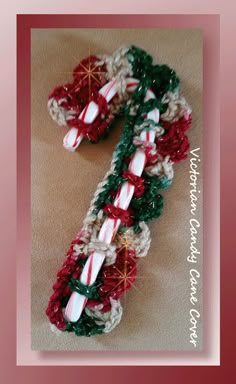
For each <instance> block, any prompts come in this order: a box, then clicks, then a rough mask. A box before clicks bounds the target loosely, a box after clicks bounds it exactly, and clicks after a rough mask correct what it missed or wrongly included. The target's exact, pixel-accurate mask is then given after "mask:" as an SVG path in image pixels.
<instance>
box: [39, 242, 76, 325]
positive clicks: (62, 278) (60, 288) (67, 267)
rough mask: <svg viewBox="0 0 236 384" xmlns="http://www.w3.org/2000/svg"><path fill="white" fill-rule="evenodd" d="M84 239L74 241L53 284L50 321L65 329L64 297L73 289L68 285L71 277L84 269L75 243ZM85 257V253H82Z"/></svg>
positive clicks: (47, 312)
mask: <svg viewBox="0 0 236 384" xmlns="http://www.w3.org/2000/svg"><path fill="white" fill-rule="evenodd" d="M81 243H82V241H81V240H80V239H79V238H76V239H75V240H74V241H72V243H71V246H70V249H69V250H68V252H67V257H66V259H65V261H64V263H63V265H62V268H61V269H60V270H59V271H58V272H57V281H56V283H55V284H54V285H53V290H54V293H53V294H52V295H51V296H50V299H49V303H48V307H47V309H46V314H47V316H48V318H49V319H50V322H51V323H52V324H54V325H55V326H56V327H57V328H58V329H60V330H64V329H65V327H66V322H65V319H64V316H63V313H62V308H63V299H66V298H69V296H70V295H71V293H72V291H71V289H70V288H69V287H68V282H69V280H70V278H71V277H73V278H75V279H76V278H78V277H79V276H80V274H81V271H82V269H81V268H80V267H79V266H78V264H77V259H78V256H77V255H75V253H74V249H73V246H74V244H81ZM80 257H83V255H80Z"/></svg>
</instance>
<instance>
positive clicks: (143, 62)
mask: <svg viewBox="0 0 236 384" xmlns="http://www.w3.org/2000/svg"><path fill="white" fill-rule="evenodd" d="M127 58H128V61H129V62H130V63H131V65H132V70H133V76H134V77H136V78H138V79H142V80H143V79H148V80H149V82H150V86H151V88H152V90H153V91H154V93H155V95H156V97H162V96H163V95H164V94H165V93H166V92H167V91H172V92H173V91H175V90H176V89H177V88H178V87H179V78H178V77H177V75H176V72H175V71H174V70H173V69H171V68H169V67H168V66H167V65H165V64H164V65H153V58H152V57H151V56H150V55H148V54H147V53H146V52H145V51H144V50H142V49H140V48H137V47H135V46H131V48H130V49H129V51H128V54H127Z"/></svg>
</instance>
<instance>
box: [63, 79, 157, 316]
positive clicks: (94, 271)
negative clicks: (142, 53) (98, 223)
mask: <svg viewBox="0 0 236 384" xmlns="http://www.w3.org/2000/svg"><path fill="white" fill-rule="evenodd" d="M111 83H112V82H111ZM111 83H108V84H106V86H105V87H106V89H105V91H104V90H103V89H104V87H103V88H102V90H103V95H104V97H107V95H108V94H109V92H110V91H111V90H112V93H111V94H110V97H113V96H114V95H115V93H114V92H115V90H116V88H115V85H116V84H115V82H113V84H112V85H111ZM137 85H138V81H137V80H136V79H127V89H129V91H134V89H135V88H136V87H137ZM102 90H101V91H102ZM112 94H113V96H111V95H112ZM151 98H155V95H154V93H153V92H152V91H151V90H150V89H148V90H147V93H146V96H145V101H147V100H149V99H151ZM88 110H89V108H87V112H85V116H86V113H88ZM83 112H84V111H83ZM83 112H82V113H83ZM87 118H88V119H89V117H87ZM147 118H148V119H152V120H154V121H155V122H156V123H158V122H159V111H158V109H156V108H155V109H153V110H152V111H150V112H149V113H148V114H147ZM140 140H141V141H144V142H150V143H153V142H154V140H155V131H154V130H153V129H152V128H150V130H146V129H144V130H142V131H141V134H140ZM145 162H146V155H145V151H144V150H143V149H137V150H136V151H135V153H134V156H133V158H132V160H131V161H130V164H129V170H130V171H131V172H132V173H133V174H134V175H136V176H141V174H142V172H143V169H144V167H145ZM133 194H134V186H133V185H131V184H130V183H129V182H125V183H123V184H122V186H121V188H120V190H119V192H118V193H117V195H116V198H115V200H114V206H115V207H119V208H122V209H125V210H126V209H127V208H128V206H129V204H130V201H131V199H132V197H133ZM120 224H121V221H120V220H119V219H111V218H106V219H105V221H104V223H103V225H102V227H101V229H100V232H99V235H98V240H100V241H102V242H104V243H107V244H110V243H111V242H112V240H113V239H114V237H115V235H116V233H117V231H118V229H119V226H120ZM104 259H105V255H104V254H102V253H100V252H92V253H91V254H90V256H89V257H88V259H87V261H86V264H85V266H84V268H83V270H82V273H81V275H80V282H81V283H83V284H84V285H88V286H89V285H92V284H94V282H95V281H96V278H97V275H98V273H99V271H100V269H101V267H102V264H103V262H104ZM86 302H87V297H85V296H84V295H82V294H80V293H78V292H76V291H74V292H73V293H72V294H71V296H70V299H69V301H68V303H67V306H66V309H65V317H66V319H67V320H69V321H71V322H76V321H78V320H79V318H80V316H81V314H82V312H83V309H84V307H85V306H86Z"/></svg>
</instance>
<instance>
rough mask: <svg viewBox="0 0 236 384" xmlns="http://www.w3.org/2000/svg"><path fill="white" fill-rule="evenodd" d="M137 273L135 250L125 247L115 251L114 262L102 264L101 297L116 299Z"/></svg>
mask: <svg viewBox="0 0 236 384" xmlns="http://www.w3.org/2000/svg"><path fill="white" fill-rule="evenodd" d="M136 274H137V264H136V262H135V252H134V251H128V250H127V249H126V248H123V249H120V250H119V251H118V252H117V258H116V262H115V263H114V264H112V265H109V266H104V268H103V271H102V281H103V285H102V286H101V287H100V288H99V293H100V294H101V296H102V297H104V296H107V295H108V296H110V297H112V298H113V299H115V300H117V299H119V298H120V296H121V295H123V293H124V292H125V291H126V290H127V289H129V288H131V286H132V285H133V283H134V281H135V278H136Z"/></svg>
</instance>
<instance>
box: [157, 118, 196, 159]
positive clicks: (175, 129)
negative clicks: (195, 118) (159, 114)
mask: <svg viewBox="0 0 236 384" xmlns="http://www.w3.org/2000/svg"><path fill="white" fill-rule="evenodd" d="M191 121H192V116H191V115H189V117H188V119H185V117H182V118H181V119H180V120H179V121H176V122H174V123H170V122H166V121H164V122H162V126H163V128H164V129H165V134H164V135H162V136H159V137H158V138H157V139H156V144H157V150H158V154H159V155H161V156H163V157H165V156H167V155H170V161H173V162H174V163H177V162H179V161H181V160H184V159H186V158H187V152H188V150H189V147H190V145H189V141H188V137H187V135H185V131H186V130H187V129H188V128H189V126H190V124H191Z"/></svg>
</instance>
